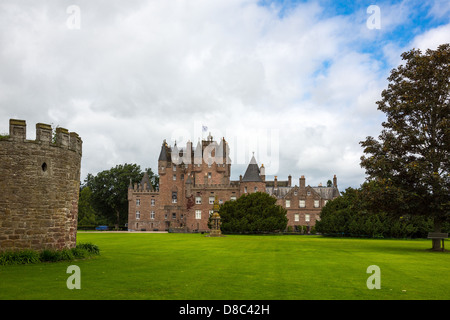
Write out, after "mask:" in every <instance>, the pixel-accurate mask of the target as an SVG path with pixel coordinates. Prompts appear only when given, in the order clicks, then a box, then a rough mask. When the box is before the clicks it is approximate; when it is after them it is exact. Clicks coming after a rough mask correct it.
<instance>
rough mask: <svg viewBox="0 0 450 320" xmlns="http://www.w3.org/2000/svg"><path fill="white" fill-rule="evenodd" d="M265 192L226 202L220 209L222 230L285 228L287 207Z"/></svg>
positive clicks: (271, 229) (242, 230)
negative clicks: (277, 202) (278, 203)
mask: <svg viewBox="0 0 450 320" xmlns="http://www.w3.org/2000/svg"><path fill="white" fill-rule="evenodd" d="M276 201H277V200H276V199H275V198H274V197H271V196H270V195H268V194H267V193H264V192H255V193H251V194H248V195H243V196H241V197H239V198H238V199H237V200H231V201H227V202H225V203H224V204H223V205H222V206H221V207H220V210H219V215H220V217H221V222H222V225H221V230H222V231H223V232H224V233H226V232H243V233H257V232H272V231H277V230H278V231H279V230H284V229H285V228H286V225H287V221H288V220H287V217H286V209H283V207H281V206H279V205H277V204H276Z"/></svg>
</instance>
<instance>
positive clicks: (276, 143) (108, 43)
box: [0, 0, 450, 190]
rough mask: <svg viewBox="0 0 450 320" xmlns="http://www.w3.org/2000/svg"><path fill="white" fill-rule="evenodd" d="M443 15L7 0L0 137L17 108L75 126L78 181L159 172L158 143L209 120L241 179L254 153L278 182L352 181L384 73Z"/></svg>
mask: <svg viewBox="0 0 450 320" xmlns="http://www.w3.org/2000/svg"><path fill="white" fill-rule="evenodd" d="M449 17H450V2H449V1H448V0H435V1H414V0H411V1H407V0H404V1H372V0H371V1H332V0H317V1H294V0H284V1H281V0H280V1H270V0H260V1H258V0H150V1H143V0H131V1H130V0H129V1H119V0H97V1H89V0H85V1H83V0H66V1H65V0H47V1H44V0H42V1H33V0H29V1H25V0H1V2H0V120H1V121H0V133H7V132H8V123H9V119H10V118H17V119H23V120H26V121H27V124H28V127H27V130H28V131H27V138H28V139H35V130H34V127H35V123H38V122H43V123H48V124H52V125H53V126H60V127H64V128H67V129H69V130H70V131H75V132H77V133H78V134H79V135H80V136H81V138H82V140H83V160H82V179H83V180H84V178H85V176H86V175H87V173H92V174H96V173H98V172H99V171H102V170H105V169H109V168H111V167H114V166H115V165H117V164H123V163H137V164H139V165H140V166H141V168H147V167H150V168H152V169H154V171H157V158H158V155H159V150H160V147H161V144H162V141H163V140H164V139H166V140H167V141H168V143H169V144H172V145H173V143H174V142H175V140H176V141H177V144H178V146H183V145H185V144H186V142H187V141H188V140H191V141H193V142H194V145H195V144H196V143H197V141H198V139H199V138H202V137H203V138H206V136H207V135H208V134H209V132H211V134H212V136H213V137H214V138H215V139H216V138H217V139H218V138H221V137H225V139H226V140H227V141H228V142H229V143H230V147H231V158H232V160H233V164H234V165H233V166H232V179H238V177H239V174H243V173H244V171H245V168H246V163H248V161H249V160H250V157H251V155H252V152H255V157H256V159H257V161H258V163H259V164H261V163H264V165H265V167H266V174H267V176H268V178H269V179H271V178H273V176H274V175H277V176H278V179H282V180H286V179H287V176H288V175H289V174H291V175H292V178H293V181H294V183H296V184H298V178H299V177H300V176H301V175H305V177H306V180H307V184H310V185H318V184H319V183H321V182H322V183H326V181H327V180H328V179H331V178H332V177H333V175H334V174H336V175H337V177H338V184H339V187H340V189H341V190H344V189H345V188H346V187H349V186H351V187H358V186H359V185H360V184H361V183H362V182H363V181H364V178H365V174H364V170H363V169H361V168H360V165H359V162H360V157H361V155H362V148H361V146H360V145H359V141H361V140H364V139H365V137H367V136H369V135H371V136H378V134H379V132H380V130H381V122H382V121H383V120H384V117H383V114H382V113H381V112H379V111H378V110H377V107H376V104H375V102H376V101H377V100H379V99H380V94H381V91H382V90H383V89H384V88H385V87H386V86H387V80H386V78H387V77H388V76H389V73H390V70H391V69H392V68H394V67H396V66H398V65H399V64H400V63H402V61H401V58H400V54H401V53H402V52H404V51H407V50H410V49H411V48H421V49H422V50H426V49H427V48H431V49H435V48H436V47H437V46H438V45H439V44H442V43H447V42H450V20H449ZM204 127H205V129H206V128H207V129H206V131H205V130H203V128H204Z"/></svg>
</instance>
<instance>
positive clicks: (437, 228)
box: [431, 218, 442, 251]
mask: <svg viewBox="0 0 450 320" xmlns="http://www.w3.org/2000/svg"><path fill="white" fill-rule="evenodd" d="M441 226H442V223H441V222H440V221H438V220H437V219H436V218H434V232H441V230H442V228H441ZM431 241H432V247H431V250H433V251H442V247H441V242H442V240H441V239H431Z"/></svg>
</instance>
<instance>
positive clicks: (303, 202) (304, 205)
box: [298, 200, 306, 208]
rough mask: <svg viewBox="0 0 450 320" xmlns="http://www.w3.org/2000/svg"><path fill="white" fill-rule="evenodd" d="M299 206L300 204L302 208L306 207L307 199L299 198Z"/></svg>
mask: <svg viewBox="0 0 450 320" xmlns="http://www.w3.org/2000/svg"><path fill="white" fill-rule="evenodd" d="M298 206H299V207H300V208H304V207H306V203H305V200H299V201H298Z"/></svg>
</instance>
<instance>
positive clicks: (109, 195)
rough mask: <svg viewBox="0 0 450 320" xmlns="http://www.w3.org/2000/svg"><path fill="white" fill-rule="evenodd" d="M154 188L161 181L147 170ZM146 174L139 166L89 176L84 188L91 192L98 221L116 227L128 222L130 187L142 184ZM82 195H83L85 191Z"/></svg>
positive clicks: (132, 165)
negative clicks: (134, 184)
mask: <svg viewBox="0 0 450 320" xmlns="http://www.w3.org/2000/svg"><path fill="white" fill-rule="evenodd" d="M146 171H147V173H148V176H149V178H150V182H151V183H152V184H153V187H154V188H157V187H158V182H159V179H158V177H157V176H156V175H155V174H154V173H153V171H152V170H151V169H146ZM143 176H144V172H143V171H142V170H141V168H140V166H139V165H137V164H124V165H117V166H115V167H113V168H111V169H109V170H104V171H101V172H99V173H98V174H97V175H95V176H94V175H92V174H90V173H89V174H88V176H87V178H86V180H85V184H84V186H83V187H88V188H89V190H90V193H91V194H90V195H89V198H90V204H91V206H92V208H93V209H94V210H95V212H96V216H97V220H98V221H102V220H103V221H106V222H108V223H110V224H115V225H116V227H118V226H119V225H124V224H125V223H126V222H127V221H128V199H127V194H128V187H129V185H130V180H131V182H132V183H135V182H140V181H141V180H142V177H143ZM80 194H83V195H84V193H83V189H82V192H81V193H80Z"/></svg>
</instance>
